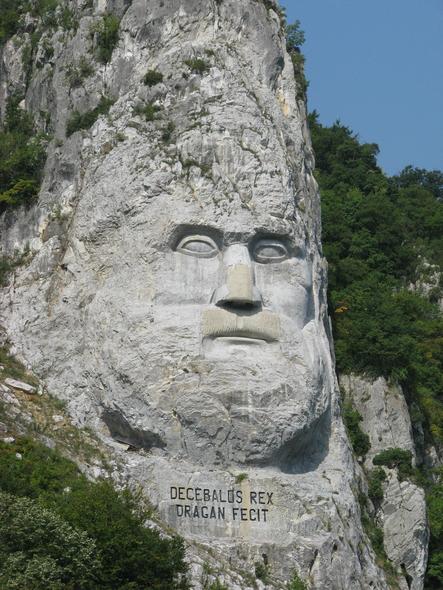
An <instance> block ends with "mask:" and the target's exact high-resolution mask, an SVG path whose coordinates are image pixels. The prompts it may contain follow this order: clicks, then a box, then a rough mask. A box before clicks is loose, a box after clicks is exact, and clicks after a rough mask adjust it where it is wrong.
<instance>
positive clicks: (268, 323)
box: [202, 308, 280, 342]
mask: <svg viewBox="0 0 443 590" xmlns="http://www.w3.org/2000/svg"><path fill="white" fill-rule="evenodd" d="M202 332H203V336H204V337H205V336H206V337H211V338H221V337H226V336H239V337H243V338H256V339H258V340H265V341H266V342H274V341H275V340H278V338H279V335H280V320H279V318H278V316H277V315H276V314H275V313H272V312H270V311H260V312H257V313H254V314H252V315H239V314H238V312H235V313H234V312H232V311H229V310H226V309H215V308H212V309H206V310H205V311H204V312H203V317H202Z"/></svg>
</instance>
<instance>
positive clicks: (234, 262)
mask: <svg viewBox="0 0 443 590" xmlns="http://www.w3.org/2000/svg"><path fill="white" fill-rule="evenodd" d="M223 267H224V268H223V270H224V283H223V284H222V285H221V286H220V287H219V288H218V289H217V290H216V291H215V292H214V295H213V298H212V299H213V303H215V304H216V305H218V306H223V307H256V306H260V305H261V302H262V299H261V296H260V293H259V291H258V289H257V287H256V286H255V280H254V269H253V267H252V263H251V259H250V256H249V252H248V249H247V247H246V246H243V245H241V244H234V245H232V246H229V248H227V250H226V252H225V254H224V257H223Z"/></svg>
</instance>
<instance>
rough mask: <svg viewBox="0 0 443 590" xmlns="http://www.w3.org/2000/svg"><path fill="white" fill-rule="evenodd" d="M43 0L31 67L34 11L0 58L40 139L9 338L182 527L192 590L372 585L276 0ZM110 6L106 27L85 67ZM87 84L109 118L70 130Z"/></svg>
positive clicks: (312, 193) (9, 225) (310, 187)
mask: <svg viewBox="0 0 443 590" xmlns="http://www.w3.org/2000/svg"><path fill="white" fill-rule="evenodd" d="M64 4H66V5H67V6H69V7H70V8H71V10H72V11H73V14H74V15H75V18H76V19H77V21H78V27H77V28H76V29H71V30H68V31H64V30H63V29H61V28H58V29H57V28H56V29H52V30H45V31H44V35H43V36H42V37H41V39H40V42H39V45H38V46H37V48H36V50H35V51H34V54H33V62H32V67H31V69H30V70H28V72H26V71H24V69H23V67H22V65H21V63H22V61H21V55H22V52H23V48H24V46H25V44H26V43H27V40H28V39H29V36H30V32H29V31H30V30H31V29H32V26H31V25H32V23H28V25H29V26H28V28H27V29H26V28H25V31H24V32H23V33H22V34H20V35H17V36H16V37H15V38H13V39H11V40H10V41H9V42H8V43H7V44H6V46H5V47H4V48H3V49H2V53H1V74H2V78H1V88H0V108H1V112H2V113H4V110H5V104H6V101H7V99H8V97H9V96H11V95H12V94H13V93H16V92H22V93H23V94H24V95H25V100H24V107H25V108H26V109H27V110H29V111H31V112H32V113H34V115H35V116H36V118H37V120H39V117H41V113H42V112H47V113H49V117H50V128H51V129H52V130H53V139H52V141H51V143H50V146H49V151H48V160H47V163H46V168H45V174H44V179H43V184H42V189H41V193H40V197H39V201H38V203H37V204H36V205H35V206H34V207H32V208H30V209H28V210H23V209H22V210H18V211H15V212H8V213H6V214H4V215H3V216H2V218H1V219H0V232H1V240H0V246H1V252H2V253H3V254H12V253H13V252H14V251H15V250H23V249H24V248H25V246H29V247H30V249H31V253H32V259H31V260H30V262H28V263H26V264H25V265H24V266H22V267H21V268H19V269H17V271H16V272H15V273H14V275H13V276H11V277H10V281H9V283H8V285H7V286H6V287H5V288H4V289H2V291H1V316H0V322H1V325H2V326H3V328H4V330H5V331H6V333H7V337H8V339H9V342H10V344H11V346H12V351H13V352H14V353H15V354H16V355H17V356H19V357H20V358H21V359H22V360H24V361H25V362H26V363H27V365H28V366H29V367H32V369H33V371H34V372H35V373H36V374H37V375H38V376H39V378H40V379H41V380H42V382H44V384H45V386H46V388H47V389H48V390H49V391H50V392H51V393H52V394H53V395H55V396H57V397H59V398H61V399H64V400H66V401H67V403H68V408H69V411H70V414H71V416H72V418H73V419H74V420H75V421H76V423H77V424H78V425H86V424H87V425H89V426H90V427H92V428H93V429H94V430H95V431H96V432H97V433H99V435H100V436H101V437H102V439H103V440H104V441H105V442H106V443H107V444H109V446H110V448H112V449H114V452H115V454H116V456H117V455H118V456H119V458H120V459H121V461H122V463H123V464H124V465H125V467H124V470H123V471H124V473H125V475H126V477H127V480H128V481H129V483H130V484H131V485H137V484H140V485H141V486H142V487H143V489H144V491H145V493H146V495H147V496H148V498H149V499H150V501H151V502H152V504H153V505H154V506H155V507H156V508H157V511H158V515H159V518H160V520H161V521H162V522H163V523H164V524H166V525H168V526H170V527H173V529H175V530H177V531H178V532H179V533H180V534H182V535H183V536H184V537H185V538H186V539H187V541H188V542H189V560H190V562H191V563H192V572H193V583H194V587H195V588H203V587H205V585H206V586H207V584H208V583H209V582H208V580H210V579H211V577H210V576H211V575H212V574H209V570H208V567H206V568H205V564H207V563H209V564H211V569H212V570H214V569H216V570H218V571H219V572H220V576H221V577H220V579H221V580H223V581H224V582H225V583H226V584H227V585H228V587H230V588H250V587H254V585H256V586H257V587H264V586H265V585H266V586H267V587H269V588H280V587H285V584H286V583H287V582H289V581H290V580H291V579H292V578H293V576H294V574H295V573H297V575H299V576H300V577H301V578H302V579H304V580H306V582H307V584H308V585H309V587H310V588H317V589H321V590H324V589H328V588H331V589H341V588H347V589H362V590H363V589H367V588H374V589H376V588H377V589H382V588H387V582H386V579H385V575H384V573H383V571H382V570H381V569H380V568H379V566H378V565H377V564H376V559H375V556H374V553H373V551H372V548H371V546H370V543H369V541H368V538H367V537H366V535H365V533H364V531H363V528H362V525H361V519H360V516H361V515H360V506H359V503H358V500H357V497H358V490H359V486H360V482H361V480H362V475H361V471H360V469H359V467H358V466H357V465H356V464H355V463H354V460H353V457H352V454H351V451H350V449H349V444H348V441H347V438H346V434H345V431H344V428H343V424H342V421H341V418H340V410H339V395H338V388H337V386H336V381H335V377H334V372H333V362H332V359H331V352H330V347H331V343H330V342H329V340H328V318H327V311H326V295H325V293H326V282H325V275H326V266H325V262H324V260H323V257H322V253H321V246H320V207H319V196H318V191H317V186H316V183H315V180H314V177H313V162H314V160H313V154H312V150H311V147H310V140H309V134H308V132H307V125H306V113H305V109H304V105H303V104H302V103H301V102H298V101H297V100H296V83H295V80H294V75H293V68H292V63H291V59H290V57H289V56H288V54H287V52H286V47H285V39H284V32H283V29H282V23H281V16H280V15H279V13H278V10H277V7H276V5H275V4H274V3H273V2H268V1H267V2H261V1H258V0H245V1H244V2H241V3H239V2H237V1H236V0H199V1H196V0H164V1H162V2H154V1H153V0H133V1H132V2H105V1H95V2H86V3H82V2H65V3H64ZM107 11H111V12H113V13H114V14H115V15H117V16H118V17H119V18H120V19H121V21H120V26H119V41H118V43H117V45H116V47H115V49H114V50H113V52H112V57H111V59H110V60H109V62H108V63H101V62H100V60H98V59H97V55H98V54H97V49H98V46H99V43H100V40H99V37H98V34H97V32H95V33H94V31H97V27H98V28H99V27H100V26H101V25H102V24H103V16H104V14H105V13H106V12H107ZM34 26H36V24H35V23H34ZM44 43H46V46H48V44H49V45H50V46H51V47H52V52H46V53H44V54H43V53H42V52H43V49H44ZM42 56H43V57H42ZM45 56H46V57H45ZM81 59H83V60H84V61H86V62H88V63H89V65H90V66H91V67H90V68H89V73H88V75H84V76H83V78H82V80H81V82H80V83H75V84H74V83H73V82H72V77H70V75H69V72H70V71H72V70H70V69H69V68H70V67H71V66H72V65H74V66H75V67H78V68H80V63H81V62H80V60H81ZM102 61H103V60H102ZM150 71H151V72H152V71H155V72H157V73H161V79H160V78H159V77H158V76H157V83H155V84H154V83H152V84H151V82H149V81H148V83H145V82H144V79H145V75H146V74H147V72H150ZM102 97H106V98H107V99H109V100H110V101H112V106H111V107H110V109H109V113H108V114H107V115H102V116H99V117H96V120H95V122H93V123H92V124H91V126H90V127H89V128H88V129H83V130H78V131H75V132H73V133H72V134H71V135H69V136H68V135H67V134H66V129H67V124H68V123H69V125H70V127H71V130H73V129H72V116H73V113H74V112H75V111H78V113H80V114H85V113H87V112H90V111H91V110H93V109H94V108H96V107H97V106H98V105H99V104H100V100H101V98H102ZM386 514H387V512H386ZM217 564H218V566H217ZM208 576H209V578H208ZM257 576H258V578H261V581H260V580H258V581H257ZM260 585H261V586H260ZM417 587H418V586H417Z"/></svg>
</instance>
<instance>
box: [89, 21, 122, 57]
mask: <svg viewBox="0 0 443 590" xmlns="http://www.w3.org/2000/svg"><path fill="white" fill-rule="evenodd" d="M119 27H120V20H119V19H118V18H117V17H116V16H115V15H113V14H107V15H105V16H104V17H103V18H102V19H101V20H100V21H99V22H98V23H96V24H95V25H94V26H93V27H92V28H91V32H92V33H93V34H95V35H96V53H97V59H98V61H99V62H101V63H103V64H106V63H108V62H109V61H111V57H112V53H113V51H114V49H115V46H116V45H117V43H118V39H119V32H118V30H119Z"/></svg>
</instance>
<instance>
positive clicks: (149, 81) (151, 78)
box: [143, 70, 163, 86]
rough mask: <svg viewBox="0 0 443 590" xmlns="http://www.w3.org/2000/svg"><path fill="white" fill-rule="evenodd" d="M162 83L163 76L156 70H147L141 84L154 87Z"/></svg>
mask: <svg viewBox="0 0 443 590" xmlns="http://www.w3.org/2000/svg"><path fill="white" fill-rule="evenodd" d="M160 82H163V74H162V73H161V72H158V71H157V70H148V71H147V72H146V74H145V75H144V77H143V83H144V84H145V85H146V86H155V85H156V84H160Z"/></svg>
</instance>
